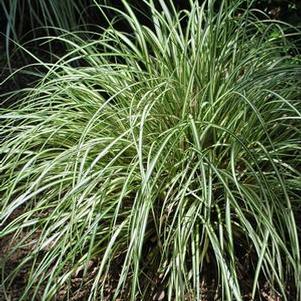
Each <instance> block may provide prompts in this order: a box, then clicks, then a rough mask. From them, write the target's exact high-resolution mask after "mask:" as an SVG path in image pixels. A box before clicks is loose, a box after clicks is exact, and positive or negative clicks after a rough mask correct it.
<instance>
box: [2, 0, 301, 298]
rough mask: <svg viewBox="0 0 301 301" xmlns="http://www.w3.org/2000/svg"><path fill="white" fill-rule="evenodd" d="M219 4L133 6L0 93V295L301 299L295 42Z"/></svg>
mask: <svg viewBox="0 0 301 301" xmlns="http://www.w3.org/2000/svg"><path fill="white" fill-rule="evenodd" d="M214 2H215V1H206V2H204V3H203V4H202V5H200V4H198V3H197V2H196V1H191V4H190V7H189V9H186V10H181V11H178V10H177V9H176V8H175V7H174V6H173V4H172V2H171V3H170V2H169V4H168V5H167V4H165V2H164V1H159V2H158V3H157V4H158V5H156V6H155V5H154V4H153V1H151V0H149V1H147V2H145V5H147V6H148V7H149V11H150V12H151V13H150V15H149V17H150V21H149V22H150V25H149V26H143V25H142V24H141V22H139V20H138V19H137V16H136V13H135V11H134V10H133V9H132V8H131V6H130V5H129V4H128V2H127V1H123V6H124V8H123V9H122V10H120V11H116V10H114V9H113V8H112V9H113V10H114V13H115V14H118V15H119V18H121V19H122V20H123V22H126V23H127V24H128V28H131V33H125V32H124V31H122V30H121V29H120V28H118V30H116V29H115V27H114V26H115V22H114V21H110V20H109V19H108V20H107V23H108V24H109V25H108V27H107V28H106V29H105V30H104V31H103V32H101V33H100V34H99V35H98V34H96V33H94V37H93V38H91V39H90V40H87V36H89V35H87V36H85V38H83V35H82V34H74V33H72V34H71V33H66V34H64V35H63V36H60V37H58V38H57V39H58V40H60V42H61V43H63V44H64V45H65V46H66V49H67V54H66V55H64V56H63V57H61V58H59V59H58V60H57V61H56V62H55V63H52V64H46V63H42V62H41V61H40V62H39V64H40V66H42V67H43V68H44V69H45V70H47V72H46V74H45V76H43V78H42V79H41V80H40V81H39V83H38V84H37V85H36V86H35V87H34V88H27V89H25V90H23V91H17V92H14V93H11V94H6V95H2V98H1V99H2V100H3V101H4V102H9V99H10V97H13V98H14V99H17V102H15V103H14V105H13V106H11V107H8V108H2V109H0V141H1V143H0V156H1V157H0V158H1V163H0V195H1V201H0V206H1V213H0V238H1V239H2V242H3V241H4V242H6V243H7V246H6V247H5V253H4V252H2V254H1V257H2V258H1V272H2V273H1V276H2V279H1V282H2V294H3V296H4V299H5V300H10V299H9V298H10V297H9V296H10V294H11V292H10V289H11V287H13V286H14V283H16V282H17V281H18V279H19V278H20V274H22V273H23V274H24V270H25V273H26V276H25V277H24V278H25V280H24V283H23V285H22V287H20V288H19V296H18V300H20V301H21V300H54V299H55V298H57V299H59V300H60V299H61V300H79V298H80V297H78V296H82V295H84V296H83V297H82V298H83V300H117V299H118V298H120V299H121V300H133V301H134V300H153V298H155V299H156V298H157V299H160V298H161V297H162V298H165V299H164V300H176V301H182V300H201V297H202V296H204V294H205V292H204V291H205V287H206V286H207V288H208V287H209V286H210V287H212V288H213V289H214V291H215V293H214V294H213V295H216V297H215V300H227V301H232V300H238V301H239V300H269V299H267V297H266V296H267V295H268V297H269V298H274V300H277V299H276V298H278V297H279V298H281V300H301V282H300V281H301V280H300V279H301V262H300V246H299V244H300V224H298V223H297V222H296V221H298V216H299V218H300V194H301V173H300V162H301V152H300V150H301V145H300V140H301V139H300V138H301V132H300V131H301V126H300V119H301V102H300V96H301V93H300V92H301V90H300V87H301V66H300V60H301V57H300V55H299V53H298V49H296V47H295V46H294V44H292V43H291V38H292V37H294V39H296V40H297V39H298V37H299V36H300V32H299V31H298V30H297V29H296V28H293V27H291V26H289V25H286V24H282V23H281V25H280V24H279V23H277V22H276V21H272V20H269V19H267V18H268V16H266V15H265V14H264V13H258V11H256V10H253V9H251V8H248V3H249V2H246V1H236V3H235V4H234V5H233V2H232V1H229V3H232V4H231V5H230V4H227V2H224V4H223V5H219V6H216V5H214V4H215V3H214ZM242 6H245V9H244V10H242ZM97 8H98V9H99V13H100V14H101V13H103V12H104V8H103V7H102V6H101V5H98V6H97ZM106 9H107V8H106ZM119 27H120V26H119ZM286 32H287V34H285V33H286ZM27 54H28V55H29V52H27ZM3 245H4V244H3V243H2V246H3ZM24 250H25V251H24ZM20 253H21V254H22V256H19V257H21V258H20V260H18V263H17V264H15V266H11V262H12V257H13V256H15V255H16V254H20ZM74 283H75V284H74ZM264 289H265V290H266V291H264ZM80 294H82V295H80ZM204 298H207V299H208V300H214V297H213V296H209V293H208V295H205V297H204ZM272 300H273V299H272Z"/></svg>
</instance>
